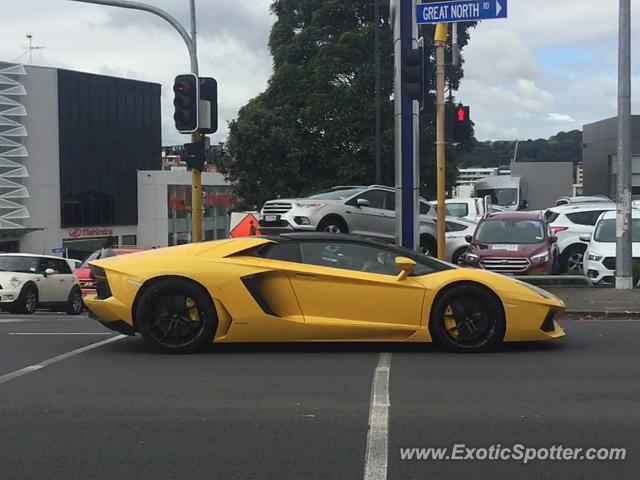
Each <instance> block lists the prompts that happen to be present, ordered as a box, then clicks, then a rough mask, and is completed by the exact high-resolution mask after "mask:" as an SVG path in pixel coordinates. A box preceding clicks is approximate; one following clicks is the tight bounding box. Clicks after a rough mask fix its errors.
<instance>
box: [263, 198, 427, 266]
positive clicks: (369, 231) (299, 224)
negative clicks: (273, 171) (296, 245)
mask: <svg viewBox="0 0 640 480" xmlns="http://www.w3.org/2000/svg"><path fill="white" fill-rule="evenodd" d="M395 208H396V192H395V189H394V188H391V187H386V186H383V185H371V186H368V187H364V186H340V187H333V188H331V189H329V190H325V191H323V192H320V193H317V194H315V195H311V196H310V197H305V198H288V199H279V200H270V201H268V202H266V203H265V204H264V205H263V207H262V210H261V211H260V231H261V232H262V233H265V234H274V233H275V234H277V233H283V232H290V231H302V232H308V231H320V232H336V233H355V234H359V235H365V236H367V237H373V238H379V239H381V240H385V241H394V240H395V235H396V220H395V218H396V213H395ZM436 238H437V234H436V215H435V209H433V208H432V207H431V205H429V203H428V202H427V201H426V200H425V199H423V198H421V199H420V246H421V247H422V250H423V251H424V252H425V253H429V254H431V253H433V254H435V250H436Z"/></svg>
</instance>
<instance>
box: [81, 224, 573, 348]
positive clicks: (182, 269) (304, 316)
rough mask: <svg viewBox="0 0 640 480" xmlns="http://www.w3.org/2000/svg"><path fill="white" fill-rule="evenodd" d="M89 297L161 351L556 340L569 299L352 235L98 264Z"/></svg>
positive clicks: (253, 240) (107, 319) (103, 316)
mask: <svg viewBox="0 0 640 480" xmlns="http://www.w3.org/2000/svg"><path fill="white" fill-rule="evenodd" d="M91 269H92V274H93V276H94V278H95V281H96V294H95V295H92V296H87V297H85V303H86V305H87V307H88V308H89V310H90V312H91V314H92V316H93V317H94V318H96V319H98V320H99V321H100V322H102V323H103V324H104V325H105V326H106V327H108V328H111V329H113V330H116V331H119V332H121V333H125V334H127V335H135V334H136V333H140V334H141V335H142V337H143V338H144V339H145V340H146V341H147V342H148V343H149V344H150V345H151V346H152V347H155V348H156V349H158V350H161V351H164V352H170V353H186V352H192V351H195V350H198V349H200V348H202V347H204V346H205V345H207V344H211V343H212V342H213V343H222V342H343V341H348V342H352V341H353V342H357V341H378V342H437V343H439V344H441V345H442V346H444V347H446V348H448V349H450V350H453V351H463V352H477V351H484V350H487V349H490V348H492V347H494V346H496V345H497V344H499V343H501V342H503V341H504V342H514V341H535V340H549V339H555V338H558V337H561V336H563V335H564V331H563V330H562V328H561V327H560V326H559V325H558V323H557V322H556V319H557V317H558V315H560V314H561V313H562V311H563V310H564V307H565V306H564V303H563V302H562V300H560V299H558V298H556V297H554V296H553V295H551V294H550V293H548V292H546V291H544V290H541V289H539V288H536V287H534V286H531V285H528V284H525V283H523V282H520V281H518V280H515V279H512V278H509V277H506V276H503V275H500V274H496V273H491V272H487V271H484V270H478V269H468V268H458V267H456V266H454V265H451V264H448V263H444V262H440V261H438V260H435V259H433V258H430V257H427V256H425V255H422V254H419V253H416V252H414V251H411V250H406V249H403V248H399V247H396V246H394V245H389V244H387V243H384V242H381V241H377V240H371V239H365V238H361V237H357V236H353V235H341V234H334V233H308V234H307V233H290V234H285V235H281V236H262V237H245V238H240V239H231V240H218V241H214V242H204V243H196V244H190V245H182V246H178V247H170V248H163V249H157V250H150V251H147V252H142V253H136V254H133V255H124V256H121V257H113V258H108V259H104V260H97V261H94V262H91Z"/></svg>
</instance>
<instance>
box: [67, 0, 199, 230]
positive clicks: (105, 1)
mask: <svg viewBox="0 0 640 480" xmlns="http://www.w3.org/2000/svg"><path fill="white" fill-rule="evenodd" d="M70 1H72V2H79V3H93V4H96V5H105V6H108V7H120V8H128V9H130V10H141V11H144V12H149V13H153V14H154V15H157V16H158V17H160V18H162V19H163V20H165V21H166V22H168V23H169V24H170V25H171V26H172V27H173V28H175V29H176V30H177V32H178V33H179V34H180V36H181V37H182V39H183V40H184V43H185V44H186V45H187V50H188V51H189V60H190V62H191V73H193V74H194V75H196V76H198V75H199V69H198V48H197V40H196V36H197V31H196V2H195V0H189V13H190V18H191V35H189V33H188V32H187V30H186V29H185V28H184V27H183V26H182V24H181V23H180V22H179V21H178V20H176V18H175V17H173V16H172V15H171V14H170V13H167V12H165V11H164V10H162V9H160V8H158V7H154V6H153V5H148V4H146V3H142V2H131V1H127V0H70ZM199 140H200V133H199V132H194V133H192V134H191V141H192V142H197V141H199ZM191 182H192V188H191V217H192V218H191V220H192V222H191V228H192V231H191V241H192V242H199V241H200V239H201V236H202V178H201V172H200V170H192V172H191Z"/></svg>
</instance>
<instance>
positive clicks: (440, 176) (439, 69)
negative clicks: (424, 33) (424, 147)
mask: <svg viewBox="0 0 640 480" xmlns="http://www.w3.org/2000/svg"><path fill="white" fill-rule="evenodd" d="M447 30H448V25H447V24H446V23H439V24H438V25H436V35H435V45H436V170H437V198H438V258H439V259H440V260H444V259H445V257H446V239H445V231H446V224H445V209H446V206H445V196H446V182H445V180H446V179H445V156H446V152H445V145H446V139H445V130H444V120H445V118H444V113H445V112H444V106H445V105H444V84H445V70H444V69H445V65H444V49H445V46H446V44H447Z"/></svg>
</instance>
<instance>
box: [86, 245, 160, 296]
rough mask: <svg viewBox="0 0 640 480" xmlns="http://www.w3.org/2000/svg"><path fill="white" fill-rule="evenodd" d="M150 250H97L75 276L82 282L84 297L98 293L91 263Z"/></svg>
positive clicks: (130, 248) (136, 248)
mask: <svg viewBox="0 0 640 480" xmlns="http://www.w3.org/2000/svg"><path fill="white" fill-rule="evenodd" d="M145 250H148V248H146V247H132V246H122V247H118V246H114V247H109V248H101V249H100V250H96V251H95V252H93V253H92V254H91V255H89V257H88V258H87V259H86V260H85V261H84V263H83V264H82V265H81V266H80V268H78V269H76V270H75V272H74V273H75V275H76V276H77V277H78V281H79V282H80V288H81V290H82V295H89V294H94V293H96V283H95V280H94V279H93V277H92V276H91V269H90V268H89V262H91V261H93V260H99V259H101V258H109V257H114V256H116V255H126V254H129V253H136V252H143V251H145Z"/></svg>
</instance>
